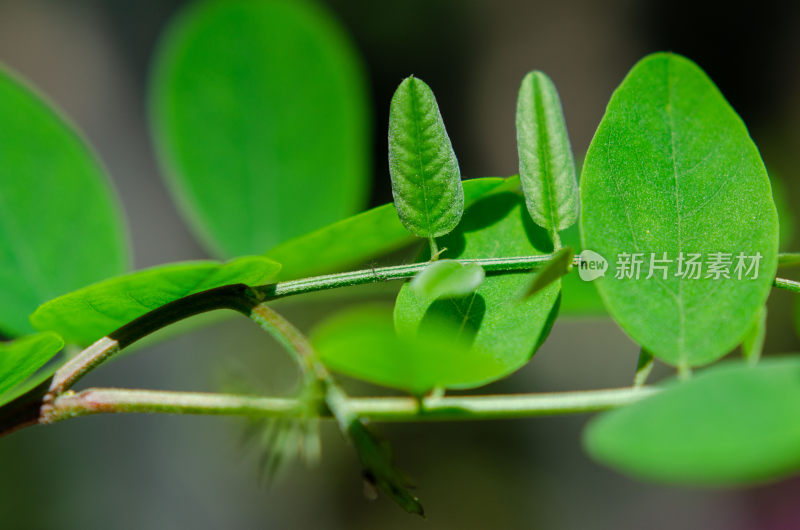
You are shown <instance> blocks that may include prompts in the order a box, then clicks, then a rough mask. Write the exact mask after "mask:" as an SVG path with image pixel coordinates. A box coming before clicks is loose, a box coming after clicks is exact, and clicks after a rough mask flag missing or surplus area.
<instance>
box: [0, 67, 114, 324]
mask: <svg viewBox="0 0 800 530" xmlns="http://www.w3.org/2000/svg"><path fill="white" fill-rule="evenodd" d="M0 124H2V125H0V242H2V243H0V292H2V299H3V301H2V304H0V333H2V334H4V335H7V336H18V335H22V334H25V333H29V332H32V331H33V328H32V327H31V325H30V323H29V322H28V315H29V314H30V313H31V312H32V311H33V310H34V309H36V307H37V306H38V305H39V304H41V303H42V302H44V301H46V300H49V299H50V298H53V297H55V296H58V295H61V294H64V293H65V292H68V291H70V290H72V289H77V288H79V287H83V286H84V285H87V284H89V283H92V282H95V281H98V280H100V279H103V278H107V277H109V276H113V275H115V274H119V273H121V272H123V271H124V270H125V269H126V268H127V266H128V262H129V255H128V254H129V252H128V238H127V232H126V230H125V227H124V224H123V222H122V216H121V214H120V213H121V208H120V205H119V203H118V202H117V200H116V197H115V196H114V192H113V190H112V189H111V186H110V184H109V181H108V179H107V177H106V175H105V171H104V170H103V167H102V165H101V164H100V162H99V161H98V160H97V158H96V157H95V155H94V153H93V152H92V151H91V149H90V148H89V147H88V146H87V144H86V142H85V141H84V140H83V138H82V137H81V136H80V135H79V134H78V133H77V132H76V130H75V129H74V128H73V127H72V126H71V125H70V124H68V123H67V122H66V121H65V119H64V118H63V117H62V116H61V115H59V114H58V112H57V111H55V110H54V109H53V108H52V107H51V106H50V105H49V104H47V103H46V102H45V101H43V100H42V98H40V97H39V96H38V95H37V94H36V93H35V92H34V91H33V90H32V89H30V88H28V87H27V86H25V84H24V83H22V82H21V81H19V80H17V79H16V78H15V77H14V76H13V75H12V74H10V73H8V72H6V71H4V70H3V69H2V68H0Z"/></svg>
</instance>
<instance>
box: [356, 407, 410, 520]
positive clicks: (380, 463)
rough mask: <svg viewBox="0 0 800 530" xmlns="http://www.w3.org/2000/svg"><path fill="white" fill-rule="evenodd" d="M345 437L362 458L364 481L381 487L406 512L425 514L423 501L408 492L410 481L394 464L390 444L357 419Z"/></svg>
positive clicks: (370, 485)
mask: <svg viewBox="0 0 800 530" xmlns="http://www.w3.org/2000/svg"><path fill="white" fill-rule="evenodd" d="M347 436H348V438H349V439H350V441H351V443H352V444H353V447H354V448H355V450H356V453H357V454H358V459H359V460H360V461H361V466H362V468H363V470H364V480H365V481H366V484H367V485H369V487H371V488H372V487H376V488H378V489H380V490H381V491H382V492H384V494H386V496H388V497H389V498H390V499H391V500H392V501H394V502H395V503H397V505H398V506H400V507H401V508H402V509H404V510H405V511H407V512H408V513H414V514H417V515H419V516H422V517H425V510H423V508H422V503H421V502H419V499H418V498H417V497H416V496H415V495H413V494H412V493H411V492H410V491H409V488H411V487H412V486H411V484H410V483H409V481H408V479H407V478H406V477H405V476H403V474H402V473H401V472H400V471H399V470H398V469H397V467H396V466H395V464H394V459H393V456H392V451H391V447H390V446H389V444H388V443H386V442H385V441H384V440H381V439H379V438H378V437H377V436H376V435H375V434H373V433H372V431H370V430H369V429H368V428H367V426H366V425H364V423H363V422H362V421H361V420H360V419H357V418H356V419H354V420H353V421H351V422H350V423H349V424H348V426H347Z"/></svg>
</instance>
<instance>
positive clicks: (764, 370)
mask: <svg viewBox="0 0 800 530" xmlns="http://www.w3.org/2000/svg"><path fill="white" fill-rule="evenodd" d="M799 417H800V358H799V357H797V356H792V357H787V358H782V359H768V360H763V361H761V363H759V364H758V366H749V365H747V364H746V363H743V362H739V361H737V362H727V363H725V364H723V365H720V366H715V367H713V368H710V369H708V370H707V371H704V372H701V373H700V374H699V375H696V376H695V377H693V378H692V379H690V380H689V381H687V382H682V383H675V382H673V383H671V384H670V385H669V386H668V387H667V388H665V389H664V390H663V391H661V392H659V393H657V394H655V395H654V396H652V397H648V398H646V399H644V400H642V401H639V402H637V403H634V404H632V405H627V406H625V407H622V408H619V409H616V410H613V411H610V412H607V413H605V414H603V415H602V416H599V417H598V418H596V419H594V420H592V421H591V422H590V423H589V425H588V427H587V429H586V431H585V432H584V446H585V448H586V450H587V451H588V452H589V454H590V455H592V457H594V458H595V459H597V460H598V461H600V462H602V463H604V464H606V465H609V466H611V467H613V468H615V469H618V470H620V471H622V472H624V473H627V474H631V475H634V476H636V477H639V478H643V479H647V480H654V481H659V482H671V483H679V484H694V485H740V484H748V483H753V482H761V481H764V480H768V479H774V478H778V477H782V476H786V475H789V474H791V473H794V472H797V471H798V470H800V451H798V447H800V422H798V421H797V418H799Z"/></svg>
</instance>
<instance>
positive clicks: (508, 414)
mask: <svg viewBox="0 0 800 530" xmlns="http://www.w3.org/2000/svg"><path fill="white" fill-rule="evenodd" d="M656 392H658V389H657V388H655V387H647V386H643V387H639V388H619V389H604V390H586V391H579V392H553V393H538V394H506V395H484V396H448V397H426V398H423V403H424V407H423V408H420V407H419V405H418V402H417V399H416V398H413V397H346V396H344V395H341V394H337V396H336V399H338V400H340V405H341V406H343V407H345V408H346V410H347V414H346V415H347V416H348V418H352V417H360V418H364V419H368V420H372V421H379V422H408V421H459V420H494V419H512V418H530V417H536V416H549V415H555V414H578V413H584V412H594V411H600V410H606V409H610V408H613V407H617V406H621V405H626V404H629V403H633V402H635V401H638V400H640V399H642V398H645V397H647V396H650V395H653V394H654V393H656ZM302 406H303V403H302V402H301V401H299V400H296V399H289V398H272V397H261V396H243V395H234V394H213V393H202V392H171V391H154V390H127V389H118V388H90V389H87V390H83V391H81V392H77V393H72V392H68V393H66V394H64V395H62V396H59V397H58V398H56V399H55V401H54V402H53V407H52V410H51V412H50V414H49V416H48V417H47V419H46V421H44V423H50V422H55V421H61V420H65V419H68V418H73V417H78V416H86V415H91V414H103V413H167V414H208V415H232V416H248V417H258V418H271V417H285V416H291V415H294V414H296V413H297V411H298V410H300V409H301V407H302ZM319 415H320V416H321V417H325V418H331V417H332V416H331V412H330V410H329V408H328V407H327V406H321V407H320V409H319Z"/></svg>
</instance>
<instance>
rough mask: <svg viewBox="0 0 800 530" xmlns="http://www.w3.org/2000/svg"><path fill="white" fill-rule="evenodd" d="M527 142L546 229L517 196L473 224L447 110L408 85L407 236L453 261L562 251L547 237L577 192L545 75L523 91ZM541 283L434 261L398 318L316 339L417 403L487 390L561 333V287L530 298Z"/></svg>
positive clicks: (525, 157) (495, 201) (344, 363)
mask: <svg viewBox="0 0 800 530" xmlns="http://www.w3.org/2000/svg"><path fill="white" fill-rule="evenodd" d="M518 135H519V137H520V142H519V144H520V158H521V160H522V164H521V166H522V167H521V171H520V180H521V182H522V187H523V190H524V191H525V195H526V197H527V199H528V207H529V210H530V211H531V217H533V219H534V220H536V221H537V223H539V226H537V225H535V224H533V223H531V222H530V221H531V219H530V217H529V216H528V213H527V212H526V211H525V208H524V207H523V201H522V200H521V199H520V198H519V196H518V195H516V194H515V193H513V192H510V191H508V192H505V193H502V192H501V193H495V194H493V195H492V196H491V197H487V198H484V199H482V200H481V201H479V202H478V203H477V204H475V205H474V206H472V207H471V208H470V209H469V210H468V212H467V214H466V216H465V217H464V219H463V220H462V214H463V212H464V198H463V190H462V182H461V173H460V171H459V167H458V162H457V159H456V155H455V153H454V151H453V148H452V145H451V143H450V139H449V138H448V136H447V132H446V130H445V127H444V123H443V121H442V117H441V115H440V113H439V109H438V105H437V103H436V99H435V97H434V95H433V92H432V91H431V89H430V87H428V85H426V84H425V83H424V82H423V81H421V80H419V79H417V78H414V77H409V78H407V79H406V80H404V81H403V82H402V83H401V84H400V86H399V87H398V89H397V91H396V92H395V94H394V97H393V98H392V103H391V110H390V119H389V169H390V173H391V177H392V191H393V195H394V203H395V206H396V208H397V213H398V216H399V218H400V220H401V222H402V223H403V225H404V226H405V227H406V229H408V231H409V232H411V233H413V234H414V235H416V236H418V237H423V238H428V239H431V240H433V239H434V238H437V237H438V238H441V240H440V241H439V244H441V245H442V248H443V255H445V256H446V257H448V258H455V259H470V258H494V257H496V258H500V257H511V256H532V255H541V254H545V253H547V252H549V251H551V250H552V249H553V246H552V242H551V240H550V237H549V236H548V233H547V230H552V233H553V234H555V233H557V230H559V229H563V228H566V227H568V226H569V225H570V224H571V223H574V222H575V220H576V219H577V186H576V184H575V171H574V162H573V160H572V152H571V149H570V146H569V140H568V138H567V136H566V127H565V125H564V118H563V115H562V113H561V108H560V103H559V101H558V96H557V94H556V92H555V87H554V86H553V85H552V83H551V82H550V80H549V79H548V78H547V77H546V76H544V74H542V73H540V72H534V73H531V74H529V75H528V76H527V77H526V78H525V80H524V81H523V84H522V89H521V91H520V98H519V106H518ZM541 143H545V144H546V146H544V147H542V146H540V144H541ZM550 180H555V181H557V182H556V183H555V184H553V183H551V182H550ZM551 184H553V185H555V186H560V187H559V189H558V191H557V192H556V191H555V190H554V189H548V188H547V187H548V186H550V185H551ZM551 197H552V198H553V199H555V200H556V201H560V202H555V201H554V200H551ZM454 229H455V231H453V230H454ZM442 236H445V237H442ZM432 248H436V246H435V245H432ZM445 249H446V250H445ZM423 259H426V258H424V257H423ZM529 282H530V280H529V278H528V277H527V275H525V274H507V275H502V276H492V277H490V278H486V279H485V280H484V275H483V271H482V270H481V269H480V267H479V266H477V265H461V264H458V263H455V262H452V261H446V262H444V263H441V262H438V263H437V262H433V263H431V265H429V266H428V267H427V268H426V269H425V270H423V271H422V272H421V273H420V274H419V275H418V276H417V277H416V278H415V279H414V281H412V282H410V283H409V284H406V285H405V286H403V288H402V289H401V291H400V294H399V295H398V298H397V303H396V305H395V310H394V314H393V315H392V314H391V312H390V311H389V310H388V309H386V308H376V307H366V308H355V309H353V310H350V311H346V312H344V313H342V314H340V315H338V316H336V317H334V318H333V319H331V320H329V321H327V322H325V323H324V324H323V325H321V326H320V327H319V328H317V330H316V332H315V334H314V337H313V340H314V343H315V345H316V347H317V348H318V349H319V351H320V354H321V355H322V358H323V360H324V361H325V362H326V363H327V364H328V365H329V366H331V368H333V369H335V370H338V371H341V372H345V373H348V374H349V375H352V376H355V377H359V378H362V379H367V380H370V381H372V382H376V383H379V384H383V385H386V386H392V387H395V388H400V389H403V390H407V391H409V392H411V393H414V394H417V395H421V394H423V393H425V392H427V391H429V390H431V389H433V388H435V387H441V388H469V387H474V386H479V385H482V384H485V383H488V382H490V381H493V380H495V379H498V378H500V377H503V376H505V375H507V374H509V373H511V372H513V371H515V370H517V369H518V368H519V367H521V366H522V365H523V364H525V363H526V362H527V361H528V360H529V359H530V356H531V355H532V354H533V352H534V351H535V349H536V347H537V346H538V344H541V342H542V341H543V340H544V337H546V335H547V333H548V332H549V329H550V327H551V325H552V322H553V320H554V318H555V314H556V311H557V309H556V308H557V302H558V300H559V285H558V283H557V282H556V283H553V284H550V285H547V286H545V287H544V288H543V289H541V290H540V291H539V292H538V293H536V294H535V295H534V296H532V297H528V298H525V299H521V298H522V294H523V293H524V290H525V286H526V284H528V283H529Z"/></svg>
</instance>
